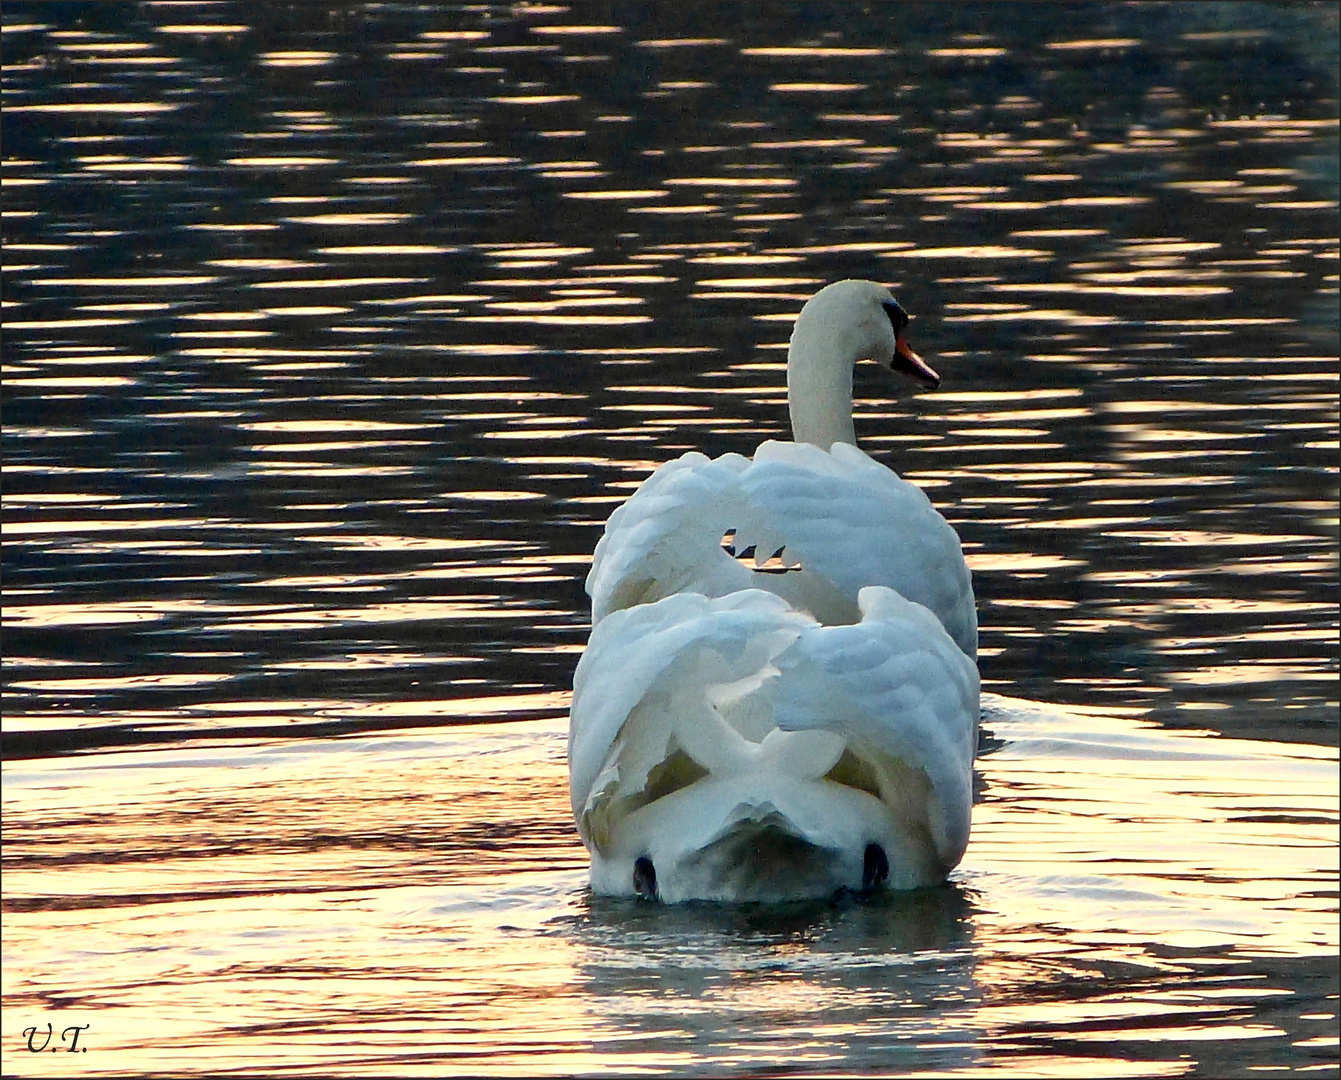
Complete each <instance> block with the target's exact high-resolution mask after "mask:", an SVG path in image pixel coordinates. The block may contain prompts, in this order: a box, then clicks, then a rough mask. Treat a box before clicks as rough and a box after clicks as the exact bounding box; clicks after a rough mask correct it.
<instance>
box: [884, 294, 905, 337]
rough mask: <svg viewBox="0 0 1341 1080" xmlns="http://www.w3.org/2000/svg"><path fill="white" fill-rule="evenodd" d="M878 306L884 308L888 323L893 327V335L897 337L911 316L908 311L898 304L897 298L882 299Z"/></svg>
mask: <svg viewBox="0 0 1341 1080" xmlns="http://www.w3.org/2000/svg"><path fill="white" fill-rule="evenodd" d="M880 306H881V307H883V308H884V309H885V314H886V315H888V316H889V324H890V325H891V326H892V327H894V336H895V337H898V336H899V335H900V334H902V333H903V332H904V330H906V329H907V328H908V323H909V322H911V321H912V320H911V317H910V316H909V315H908V312H906V311H904V310H903V308H902V307H900V306H899V302H898V301H897V300H882V301H880Z"/></svg>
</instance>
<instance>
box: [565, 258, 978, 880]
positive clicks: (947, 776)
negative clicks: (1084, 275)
mask: <svg viewBox="0 0 1341 1080" xmlns="http://www.w3.org/2000/svg"><path fill="white" fill-rule="evenodd" d="M907 323H908V316H907V315H906V314H905V313H904V312H903V309H902V308H900V307H899V306H898V304H897V303H896V302H895V301H894V299H893V297H892V296H890V294H889V292H888V290H886V289H884V288H883V287H882V286H879V285H876V284H875V283H873V282H861V281H845V282H839V283H837V284H835V285H830V286H829V287H827V288H826V289H823V290H821V291H820V292H819V293H818V294H817V295H816V296H815V297H813V298H812V299H811V300H810V301H809V303H807V304H806V306H805V307H804V308H803V309H802V312H801V315H800V316H799V317H798V319H797V324H796V328H795V330H794V331H793V333H792V340H791V347H790V349H789V353H788V366H787V383H788V403H789V406H790V411H791V417H792V427H793V433H794V435H795V436H796V440H797V441H796V442H795V443H777V442H768V443H764V444H763V445H762V446H761V447H760V448H759V450H758V452H756V454H755V457H754V460H753V461H748V460H747V459H745V458H743V457H741V456H740V455H736V454H728V455H725V456H724V457H720V458H717V459H716V460H712V461H710V460H709V459H708V458H706V457H704V456H703V455H702V454H686V455H685V456H684V457H682V458H680V459H679V460H678V461H674V462H670V463H668V464H667V465H664V466H662V467H661V468H660V469H658V470H657V471H656V473H654V474H653V475H652V476H651V477H650V478H649V479H648V480H647V481H646V482H645V483H644V484H643V485H642V487H641V488H640V489H639V490H638V491H637V492H636V493H635V494H634V496H633V497H632V498H630V499H629V501H628V502H626V503H625V504H624V505H623V506H621V507H620V508H619V509H618V510H616V511H615V513H614V514H613V515H612V516H611V518H610V521H609V523H608V524H607V526H606V532H605V535H604V536H603V537H602V539H601V542H600V544H599V545H598V546H597V549H596V555H595V558H594V560H593V565H592V570H591V573H590V575H589V577H588V579H587V590H588V592H589V593H590V594H591V597H592V608H593V616H592V618H593V628H592V634H591V638H590V641H589V642H588V645H587V649H586V652H585V653H584V654H583V657H582V659H581V661H580V662H579V664H578V667H577V672H576V673H575V676H574V684H573V702H572V708H571V714H570V715H571V720H570V727H569V741H568V750H569V768H570V792H571V796H572V805H573V814H574V817H575V818H576V820H577V824H578V830H579V832H580V834H581V836H582V839H583V842H584V843H585V844H586V846H587V848H588V850H589V851H590V852H591V856H592V870H591V881H592V887H593V889H594V891H596V892H597V893H602V894H611V895H631V894H634V893H641V894H644V895H649V896H655V897H657V898H659V899H661V900H664V901H667V902H677V901H680V900H688V899H717V900H730V901H740V900H780V899H788V898H799V897H815V896H827V895H830V894H832V893H833V892H834V891H835V890H838V889H843V888H849V889H856V890H870V889H873V888H877V887H894V888H913V887H916V886H920V885H925V884H930V883H933V882H935V881H939V880H942V879H943V878H944V877H945V875H946V874H947V873H948V872H949V871H950V870H951V869H952V868H953V867H954V866H955V865H956V864H957V863H958V861H959V859H960V857H961V856H962V854H963V851H964V847H965V845H966V844H967V841H968V830H969V812H970V808H971V804H972V763H973V756H974V752H975V749H976V744H977V726H978V691H979V683H978V671H977V667H976V665H975V663H974V657H975V656H976V651H977V621H976V615H975V612H974V604H973V592H972V586H971V583H970V579H969V573H968V568H967V566H966V565H965V563H964V558H963V554H962V552H961V549H960V545H959V539H958V536H957V535H956V534H955V532H954V530H953V529H952V528H951V527H950V526H949V524H948V523H947V522H946V521H945V520H944V519H943V518H942V517H941V516H940V515H939V514H938V513H937V512H936V511H935V510H934V509H933V508H932V507H931V504H930V502H929V501H928V500H927V498H926V496H925V495H924V494H923V493H922V492H921V491H920V489H918V488H916V487H915V486H914V485H912V484H908V483H906V482H905V481H903V480H900V479H899V478H898V477H897V476H895V475H894V474H893V473H892V472H890V471H889V470H888V469H885V468H884V467H883V466H881V465H878V464H877V463H875V462H873V461H871V460H870V459H869V458H867V457H866V456H865V455H864V454H862V453H861V451H859V450H858V449H857V448H856V446H855V442H854V434H853V427H852V415H851V412H852V367H853V364H854V363H855V362H856V361H857V360H858V359H861V358H865V357H870V358H874V359H876V360H879V361H881V362H883V363H885V364H887V365H890V366H893V367H897V368H899V369H902V370H905V371H908V372H909V373H910V374H913V375H914V376H915V377H917V378H919V379H921V380H922V381H924V382H927V383H930V384H932V385H935V384H936V383H938V382H939V378H938V376H936V374H935V372H933V371H932V370H931V369H930V368H929V367H927V366H926V365H925V364H924V363H923V362H922V361H921V360H920V359H919V358H918V357H917V356H916V354H914V353H913V352H912V351H911V350H910V349H909V348H908V346H907V343H906V341H905V339H904V330H905V328H906V326H907ZM732 530H734V533H735V536H734V542H735V545H736V547H737V550H740V549H743V548H745V547H748V546H754V547H755V550H756V556H757V557H756V566H759V565H760V564H761V563H763V562H764V561H766V560H767V559H768V556H769V555H770V554H771V553H774V552H779V551H780V557H779V558H778V559H777V560H775V561H777V562H778V563H780V564H781V566H780V567H779V569H783V570H784V572H780V573H765V572H761V570H751V569H750V568H749V567H748V566H745V565H743V564H742V563H741V562H738V561H737V560H736V558H734V557H733V555H731V554H728V553H727V552H726V551H724V550H723V546H722V544H723V535H724V533H727V532H730V531H732ZM784 568H786V569H784ZM761 569H763V570H766V569H771V567H761Z"/></svg>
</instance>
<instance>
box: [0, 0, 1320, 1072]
mask: <svg viewBox="0 0 1341 1080" xmlns="http://www.w3.org/2000/svg"><path fill="white" fill-rule="evenodd" d="M1336 36H1337V22H1336V15H1335V10H1334V7H1333V6H1331V5H1323V4H1318V5H1311V4H1298V5H1256V4H1236V5H1221V4H1177V5H1153V4H1152V5H1140V6H1130V5H1127V6H1117V5H1086V4H1058V5H1046V6H1040V7H1034V6H1031V5H1024V6H1018V5H989V6H986V7H979V6H975V5H928V6H909V5H899V6H897V7H894V6H890V7H888V8H882V7H876V8H873V9H870V10H866V9H860V10H859V9H855V8H844V7H841V6H827V5H818V6H815V5H795V6H787V7H783V6H768V5H737V6H730V5H721V6H718V7H712V8H706V7H699V6H693V7H690V8H687V9H685V10H684V11H680V10H678V9H672V8H670V7H669V6H664V7H663V6H660V5H658V6H656V7H652V8H649V7H647V6H641V7H622V6H619V5H613V6H605V5H603V6H601V7H599V8H597V7H590V8H588V7H572V8H569V7H565V6H559V5H539V4H535V5H521V6H515V7H489V6H470V7H448V6H437V5H395V4H388V5H368V6H361V7H341V6H333V7H332V6H315V5H313V6H305V5H297V6H281V5H234V4H219V5H206V4H190V3H188V4H156V3H148V4H143V5H126V4H122V5H54V4H52V5H47V4H27V5H24V4H7V5H6V6H5V9H4V33H3V46H4V57H5V68H4V113H5V140H4V162H3V164H4V172H3V182H4V196H5V198H4V211H3V212H4V251H5V260H4V262H5V267H4V380H5V410H4V431H3V454H4V479H5V484H4V497H3V560H4V601H5V604H4V620H5V635H6V647H5V661H4V694H5V698H4V701H5V718H4V732H5V752H6V755H7V758H8V760H7V763H6V768H5V773H4V783H5V800H6V801H5V806H6V811H5V825H4V830H5V864H6V874H5V886H4V894H5V912H6V915H5V928H6V931H5V945H4V948H5V965H4V997H5V1006H6V1008H5V1021H4V1043H3V1052H4V1060H5V1069H6V1071H7V1072H15V1071H23V1072H28V1071H33V1070H39V1071H40V1070H41V1069H46V1070H54V1072H52V1073H51V1074H52V1075H56V1074H59V1073H60V1072H61V1069H60V1068H59V1066H60V1064H61V1062H63V1061H64V1060H66V1059H64V1058H63V1055H61V1054H60V1053H59V1052H58V1053H56V1054H50V1053H34V1054H30V1053H29V1051H28V1049H27V1043H26V1042H25V1039H26V1037H25V1036H24V1035H23V1034H22V1029H23V1028H24V1027H27V1026H33V1025H36V1026H38V1027H39V1028H40V1030H41V1032H45V1030H46V1027H45V1025H46V1024H47V1023H48V1022H49V1021H50V1022H53V1023H54V1024H55V1028H54V1031H55V1035H54V1041H59V1038H60V1031H61V1025H67V1026H68V1024H69V1023H77V1024H82V1023H86V1022H87V1023H88V1024H89V1025H90V1026H89V1029H88V1030H87V1031H86V1032H84V1033H83V1036H82V1037H83V1038H85V1039H86V1040H88V1042H87V1046H88V1047H89V1049H88V1052H87V1053H81V1056H80V1058H79V1059H78V1060H79V1065H80V1071H81V1072H104V1073H116V1072H121V1073H126V1072H143V1071H152V1070H155V1069H161V1070H166V1071H170V1072H172V1073H174V1074H180V1073H182V1072H186V1071H199V1070H201V1069H206V1068H208V1069H230V1070H247V1069H255V1070H257V1071H263V1072H264V1071H274V1070H275V1069H276V1068H277V1067H280V1066H282V1067H284V1068H286V1069H289V1070H291V1071H304V1070H306V1071H311V1072H314V1073H323V1072H326V1071H328V1070H330V1069H332V1068H337V1067H338V1068H339V1069H340V1070H342V1071H344V1072H349V1073H352V1072H377V1071H381V1072H389V1073H397V1074H398V1073H403V1072H406V1071H414V1070H419V1071H423V1072H428V1073H441V1072H443V1071H457V1072H462V1071H464V1072H489V1071H500V1072H517V1073H525V1074H530V1073H534V1072H537V1071H545V1072H560V1073H569V1072H580V1071H587V1070H595V1069H598V1068H601V1067H605V1066H608V1065H609V1064H611V1063H617V1064H618V1065H619V1066H620V1067H621V1068H623V1069H633V1068H648V1069H653V1070H659V1069H675V1070H680V1071H695V1070H732V1069H737V1070H750V1069H759V1068H763V1067H768V1066H773V1065H787V1066H790V1067H792V1068H800V1069H815V1070H824V1069H829V1070H833V1069H843V1068H848V1069H857V1068H862V1069H868V1070H869V1069H878V1068H888V1069H892V1070H895V1071H899V1070H902V1071H904V1072H906V1073H908V1074H910V1075H912V1074H916V1073H918V1071H919V1070H921V1071H928V1072H932V1071H934V1072H936V1073H937V1074H949V1075H956V1074H964V1075H969V1074H976V1073H977V1072H989V1071H995V1070H998V1069H1003V1068H1010V1069H1015V1070H1017V1071H1023V1072H1024V1073H1026V1074H1029V1075H1071V1074H1083V1075H1094V1074H1095V1070H1096V1068H1097V1069H1099V1071H1101V1072H1102V1073H1103V1074H1104V1075H1115V1076H1116V1075H1182V1074H1185V1073H1189V1072H1190V1073H1196V1074H1199V1075H1206V1076H1221V1075H1239V1074H1244V1075H1246V1074H1247V1072H1248V1071H1249V1070H1251V1069H1253V1068H1255V1067H1268V1066H1269V1067H1271V1068H1274V1069H1286V1068H1291V1069H1313V1068H1316V1069H1322V1070H1333V1069H1335V1067H1336V1061H1337V1050H1336V1044H1337V1040H1336V1032H1337V1022H1336V1013H1337V1009H1336V998H1337V989H1338V987H1337V977H1336V974H1335V971H1334V962H1335V955H1336V951H1337V948H1338V937H1337V933H1336V906H1337V905H1336V888H1337V854H1336V842H1335V840H1336V821H1337V803H1338V796H1337V776H1336V760H1337V755H1336V750H1335V747H1336V743H1337V731H1338V724H1337V693H1336V685H1337V682H1336V678H1337V547H1338V545H1337V513H1336V499H1337V491H1338V485H1337V422H1338V420H1337V414H1338V408H1337V351H1338V316H1337V291H1338V289H1337V286H1338V277H1337V260H1338V209H1337V207H1338V203H1337V167H1336V156H1337V52H1336ZM845 276H860V277H871V278H877V279H880V280H882V281H886V282H888V283H890V284H891V285H892V286H893V287H894V290H895V292H896V294H897V295H898V296H899V298H900V300H901V301H902V302H903V304H904V306H905V307H907V308H908V309H909V310H910V311H912V312H914V313H915V314H917V315H918V316H919V318H918V320H917V322H916V323H915V324H914V327H913V331H912V334H911V337H912V338H913V341H914V344H915V345H916V346H917V347H918V349H919V351H921V352H922V353H923V355H926V356H927V357H928V358H929V359H930V360H931V361H932V363H933V364H934V365H935V366H936V367H937V369H938V370H939V371H940V372H941V374H942V375H943V376H944V382H943V384H942V388H941V389H940V390H939V391H937V392H935V393H917V394H914V393H911V392H910V390H909V388H907V387H902V386H896V385H894V384H892V383H891V382H889V381H888V379H887V377H886V376H885V375H884V374H883V373H881V372H880V371H878V370H877V369H875V368H874V367H870V368H865V367H859V369H858V371H857V387H856V392H857V397H858V399H859V402H858V415H857V430H858V436H859V438H860V440H861V442H862V445H863V446H864V447H865V448H866V449H867V450H868V451H869V452H871V453H872V454H874V455H875V456H876V457H877V458H878V459H880V460H882V461H885V462H886V463H888V464H889V465H890V466H891V467H893V468H895V469H897V470H898V471H899V472H900V473H901V474H902V475H904V476H906V477H908V478H909V479H912V480H914V481H916V482H917V483H919V484H921V485H922V486H923V487H925V488H926V489H927V490H928V493H929V494H930V495H931V497H932V499H933V501H934V502H935V503H936V505H937V506H938V507H939V508H940V509H941V510H942V512H943V513H944V514H945V515H946V516H947V517H948V518H949V519H950V521H951V522H952V523H953V524H954V525H955V527H956V528H957V529H958V530H959V533H960V535H961V536H962V538H963V540H964V546H965V551H966V554H967V556H968V559H969V563H970V566H971V567H972V569H973V571H974V579H975V588H976V591H977V594H978V599H979V620H980V624H981V642H982V649H981V665H980V666H981V669H982V673H983V681H984V686H985V688H987V689H988V690H989V691H993V692H994V693H993V694H992V695H990V696H989V699H988V700H989V705H988V709H987V712H986V714H985V718H984V726H985V728H986V729H987V730H988V732H989V733H990V736H991V737H990V738H989V739H988V741H987V743H986V746H985V753H984V755H983V757H982V759H981V762H980V771H981V774H982V785H983V792H982V801H981V802H980V803H979V805H978V806H977V807H976V809H975V826H974V837H973V841H972V843H971V846H970V849H969V853H968V856H967V858H966V860H965V863H964V865H963V866H962V867H961V869H960V870H959V871H957V873H956V875H955V878H954V880H953V882H952V883H951V885H950V886H949V887H947V889H945V890H938V891H936V892H934V893H933V894H930V895H919V896H914V897H904V898H895V899H891V900H889V901H887V902H882V903H879V904H874V905H871V906H855V907H851V908H843V909H828V908H825V909H822V910H821V909H805V910H797V911H790V912H771V913H769V912H758V911H755V912H748V911H747V912H735V913H732V912H725V911H717V910H694V911H684V912H672V913H668V912H663V911H659V910H646V909H644V908H642V907H639V906H636V905H635V906H621V905H607V904H601V903H598V902H595V901H592V900H591V899H590V898H589V897H588V896H587V894H586V893H585V892H584V889H583V885H584V869H583V868H584V866H585V859H584V855H583V852H582V851H581V848H580V847H579V846H578V845H577V841H576V837H575V834H574V832H573V830H572V826H571V821H570V817H569V811H568V808H567V800H566V795H565V773H564V764H563V717H564V712H565V709H566V705H567V695H568V690H569V688H570V685H571V672H572V667H573V664H574V662H575V660H576V656H577V654H578V652H579V651H580V649H581V648H582V644H583V642H584V641H585V637H586V631H587V606H586V602H585V597H584V595H583V593H582V579H583V577H584V575H585V572H586V567H587V565H588V561H589V557H590V552H591V550H592V548H593V546H594V544H595V541H596V539H597V537H598V536H599V532H600V527H601V524H602V522H603V521H604V518H605V517H606V515H607V514H608V513H609V511H610V509H611V508H612V507H613V506H614V505H616V504H617V503H618V502H619V501H620V500H622V499H623V498H625V497H626V496H627V495H628V493H629V492H630V491H631V490H632V489H633V488H635V487H636V486H637V484H638V483H640V482H641V480H642V479H643V478H644V477H645V476H646V475H647V474H648V473H649V472H650V471H651V470H652V469H653V468H654V467H655V466H656V465H657V464H659V463H661V462H662V461H665V460H667V459H668V458H670V457H673V456H675V455H677V454H679V453H681V452H683V451H684V450H686V449H690V448H696V449H702V450H704V451H706V452H709V453H712V454H717V453H722V452H726V451H731V450H734V451H740V452H744V453H749V452H750V451H751V450H752V448H753V447H754V445H755V444H756V443H757V442H758V441H759V440H761V439H763V438H767V437H786V435H787V427H786V408H785V405H786V398H785V389H784V384H783V377H784V375H783V361H784V357H785V347H786V339H787V335H788V333H789V331H790V323H791V320H792V319H793V318H794V316H795V313H796V311H797V310H799V308H800V305H801V303H802V302H803V301H804V299H805V298H806V297H807V296H808V295H810V294H811V293H812V292H814V291H815V290H816V289H817V288H818V287H819V286H820V285H821V284H822V283H824V282H826V281H829V280H833V279H836V278H839V277H845ZM1003 695H1004V696H1003ZM1044 703H1046V704H1044ZM448 728H450V729H451V730H447V729H448ZM71 754H76V755H77V756H73V757H71V756H69V755H71ZM36 1037H37V1039H38V1042H39V1043H40V1041H41V1036H40V1034H39V1035H37V1036H36ZM29 1041H30V1040H29ZM53 1044H54V1043H53ZM1096 1058H1099V1059H1101V1065H1099V1066H1096V1065H1095V1059H1096Z"/></svg>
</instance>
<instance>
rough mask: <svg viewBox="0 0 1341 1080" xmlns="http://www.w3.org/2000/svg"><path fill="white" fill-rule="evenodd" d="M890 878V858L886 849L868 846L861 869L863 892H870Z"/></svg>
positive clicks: (876, 845) (875, 845)
mask: <svg viewBox="0 0 1341 1080" xmlns="http://www.w3.org/2000/svg"><path fill="white" fill-rule="evenodd" d="M888 877H889V857H888V856H887V855H886V854H885V849H884V848H882V847H881V846H880V845H879V844H867V845H866V856H865V858H864V859H863V860H862V869H861V889H862V892H870V891H871V890H872V889H874V888H875V887H876V886H878V885H883V884H884V883H885V881H886V879H887V878H888Z"/></svg>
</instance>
